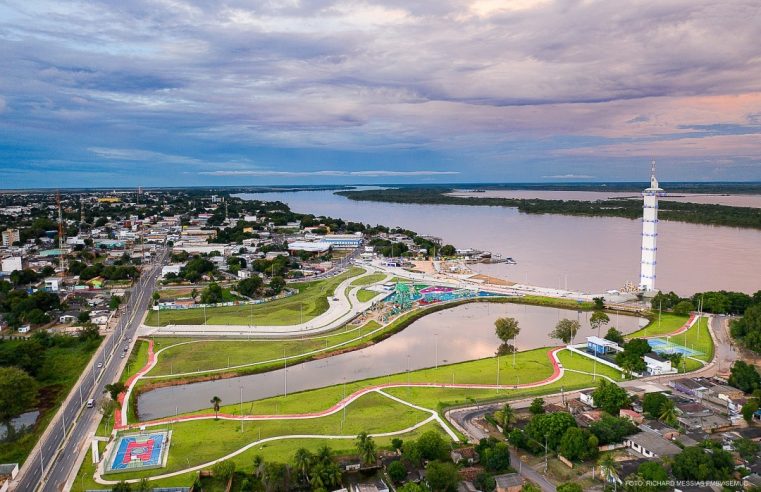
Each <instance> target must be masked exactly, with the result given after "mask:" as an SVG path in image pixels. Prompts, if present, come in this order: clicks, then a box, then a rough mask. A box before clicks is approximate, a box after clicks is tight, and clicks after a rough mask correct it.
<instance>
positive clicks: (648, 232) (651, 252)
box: [639, 161, 663, 292]
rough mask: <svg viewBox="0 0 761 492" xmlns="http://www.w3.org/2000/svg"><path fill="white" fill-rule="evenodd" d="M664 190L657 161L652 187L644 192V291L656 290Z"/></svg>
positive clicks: (640, 276)
mask: <svg viewBox="0 0 761 492" xmlns="http://www.w3.org/2000/svg"><path fill="white" fill-rule="evenodd" d="M660 192H663V189H661V188H660V187H659V186H658V180H657V179H656V178H655V161H653V167H652V171H651V174H650V188H647V189H646V190H645V191H643V192H642V196H643V210H642V260H641V262H640V275H639V288H640V290H642V291H644V292H654V291H655V256H656V255H655V253H656V251H657V246H656V239H658V193H660Z"/></svg>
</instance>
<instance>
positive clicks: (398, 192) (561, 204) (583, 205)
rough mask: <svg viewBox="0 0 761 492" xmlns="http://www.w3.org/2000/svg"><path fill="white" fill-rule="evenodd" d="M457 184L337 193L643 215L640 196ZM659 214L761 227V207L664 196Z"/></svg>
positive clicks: (549, 211) (522, 209)
mask: <svg viewBox="0 0 761 492" xmlns="http://www.w3.org/2000/svg"><path fill="white" fill-rule="evenodd" d="M453 191H455V190H454V189H453V188H432V187H428V188H388V189H380V190H360V191H339V192H336V193H335V194H336V195H340V196H344V197H346V198H348V199H349V200H355V201H372V202H388V203H410V204H418V205H420V204H427V205H466V206H487V207H512V208H516V209H518V211H520V212H522V213H525V214H558V215H578V216H587V217H621V218H627V219H638V218H640V217H642V203H641V202H640V201H639V200H628V199H610V200H599V201H595V202H591V201H582V200H540V199H519V198H482V197H462V196H454V195H452V194H451V193H452V192H453ZM658 208H659V210H658V215H659V218H660V219H661V220H669V221H675V222H687V223H692V224H704V225H720V226H728V227H742V228H749V229H761V210H759V209H757V208H751V207H732V206H727V205H714V204H705V203H691V202H675V201H668V200H662V201H661V202H660V204H659V207H658Z"/></svg>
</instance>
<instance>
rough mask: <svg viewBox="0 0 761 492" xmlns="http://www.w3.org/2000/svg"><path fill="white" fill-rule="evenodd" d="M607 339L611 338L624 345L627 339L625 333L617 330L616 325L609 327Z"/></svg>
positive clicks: (612, 340)
mask: <svg viewBox="0 0 761 492" xmlns="http://www.w3.org/2000/svg"><path fill="white" fill-rule="evenodd" d="M605 339H606V340H610V341H611V342H615V343H617V344H619V345H623V344H624V342H625V341H626V339H625V338H624V334H623V333H621V332H620V331H618V330H616V329H615V328H614V327H612V326H611V327H610V328H608V332H607V333H606V334H605Z"/></svg>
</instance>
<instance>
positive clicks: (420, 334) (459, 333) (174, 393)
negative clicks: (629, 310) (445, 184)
mask: <svg viewBox="0 0 761 492" xmlns="http://www.w3.org/2000/svg"><path fill="white" fill-rule="evenodd" d="M504 316H510V317H514V318H516V319H517V320H518V323H519V326H520V327H521V332H520V334H519V335H518V338H517V340H516V343H515V345H516V346H517V347H518V349H519V350H527V349H533V348H538V347H545V346H549V345H553V344H554V342H553V341H551V340H550V339H549V333H550V331H552V329H553V328H554V326H555V324H556V323H557V322H558V321H559V320H560V319H562V318H570V319H577V318H578V319H579V320H580V321H581V324H582V328H581V330H580V332H579V334H578V335H577V336H578V339H579V340H580V339H582V337H584V336H588V335H592V334H593V333H592V329H591V327H590V326H589V323H588V316H589V313H587V312H577V311H572V310H567V309H554V308H548V307H540V306H528V305H521V304H495V303H473V304H464V305H460V306H457V307H453V308H452V309H447V310H444V311H438V312H436V313H432V314H430V315H428V316H424V317H422V318H420V319H419V320H417V321H415V322H413V323H412V324H411V325H410V326H408V327H407V328H406V329H404V330H403V331H401V332H400V333H397V334H395V335H394V336H392V337H390V338H387V339H386V340H383V341H381V342H379V343H377V344H375V345H372V346H370V347H367V348H364V349H361V350H357V351H354V352H347V353H344V354H340V355H336V356H334V357H329V358H326V359H320V360H315V361H310V362H306V363H303V364H298V365H295V366H293V367H289V368H288V370H287V372H288V391H289V392H295V391H303V390H308V389H314V388H322V387H324V386H330V385H334V384H340V383H342V382H344V381H357V380H361V379H366V378H371V377H378V376H385V375H388V374H395V373H399V372H403V371H405V370H407V369H409V370H415V369H421V368H424V367H432V366H435V365H436V363H437V361H436V356H437V355H438V363H439V364H448V363H454V362H462V361H467V360H473V359H479V358H482V357H489V356H492V355H494V353H495V351H496V350H497V348H498V347H499V344H500V340H499V339H498V338H497V336H496V335H495V334H494V321H495V320H496V319H497V318H498V317H504ZM644 323H646V320H645V319H643V318H637V317H632V316H614V317H613V318H612V319H611V323H610V326H614V327H618V329H619V330H620V331H622V332H623V333H630V332H632V331H635V330H637V329H638V328H640V327H641V326H644ZM506 377H507V376H506ZM455 378H456V374H455ZM241 387H242V388H243V400H244V401H251V400H257V399H261V398H267V397H270V396H276V395H279V394H282V393H283V391H284V389H285V377H284V370H283V369H280V370H277V371H272V372H267V373H263V374H253V375H250V376H241V377H237V378H231V379H221V380H215V381H204V382H200V383H193V384H187V385H183V386H171V387H166V388H159V389H156V390H153V391H149V392H147V393H144V394H142V395H140V397H139V399H138V408H139V412H140V419H141V420H149V419H156V418H161V417H166V416H170V415H174V413H175V412H176V411H178V412H179V413H183V412H191V411H195V410H201V409H203V408H207V407H208V406H209V404H208V402H209V399H210V398H211V397H212V396H214V395H217V396H219V397H220V398H221V399H222V401H223V402H224V403H228V404H229V403H233V402H236V401H238V400H239V399H240V391H241Z"/></svg>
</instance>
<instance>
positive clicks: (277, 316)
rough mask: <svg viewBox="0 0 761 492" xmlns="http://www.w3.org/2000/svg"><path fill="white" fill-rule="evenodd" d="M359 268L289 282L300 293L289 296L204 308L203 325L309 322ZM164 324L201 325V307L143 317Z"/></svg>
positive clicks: (359, 270) (146, 320)
mask: <svg viewBox="0 0 761 492" xmlns="http://www.w3.org/2000/svg"><path fill="white" fill-rule="evenodd" d="M364 271H365V270H363V269H362V268H358V267H352V268H350V269H349V270H347V271H346V272H344V273H342V274H340V275H336V276H335V277H331V278H329V279H325V280H318V281H314V282H303V283H297V284H290V285H289V287H291V288H294V289H297V290H298V291H299V292H298V293H297V294H294V295H292V296H290V297H285V298H282V299H277V300H274V301H271V302H266V303H264V304H257V305H254V304H244V305H240V306H223V307H214V308H208V309H206V310H205V311H206V324H210V325H250V324H252V323H253V324H254V325H270V326H282V325H294V324H298V323H301V322H302V321H309V320H312V319H314V318H316V317H317V316H319V315H321V314H322V313H324V312H325V311H327V310H328V297H330V296H332V295H333V292H334V291H335V289H336V287H337V286H338V285H339V284H340V283H341V282H343V281H344V280H346V279H348V278H351V277H356V276H357V275H360V274H361V273H362V272H364ZM159 317H160V318H161V326H166V325H170V324H171V325H202V324H204V310H203V309H199V308H197V309H180V310H168V311H167V310H165V311H161V314H160V315H159V314H158V311H153V310H151V311H150V312H149V313H148V316H147V317H146V319H145V324H146V325H148V326H158V325H159Z"/></svg>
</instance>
